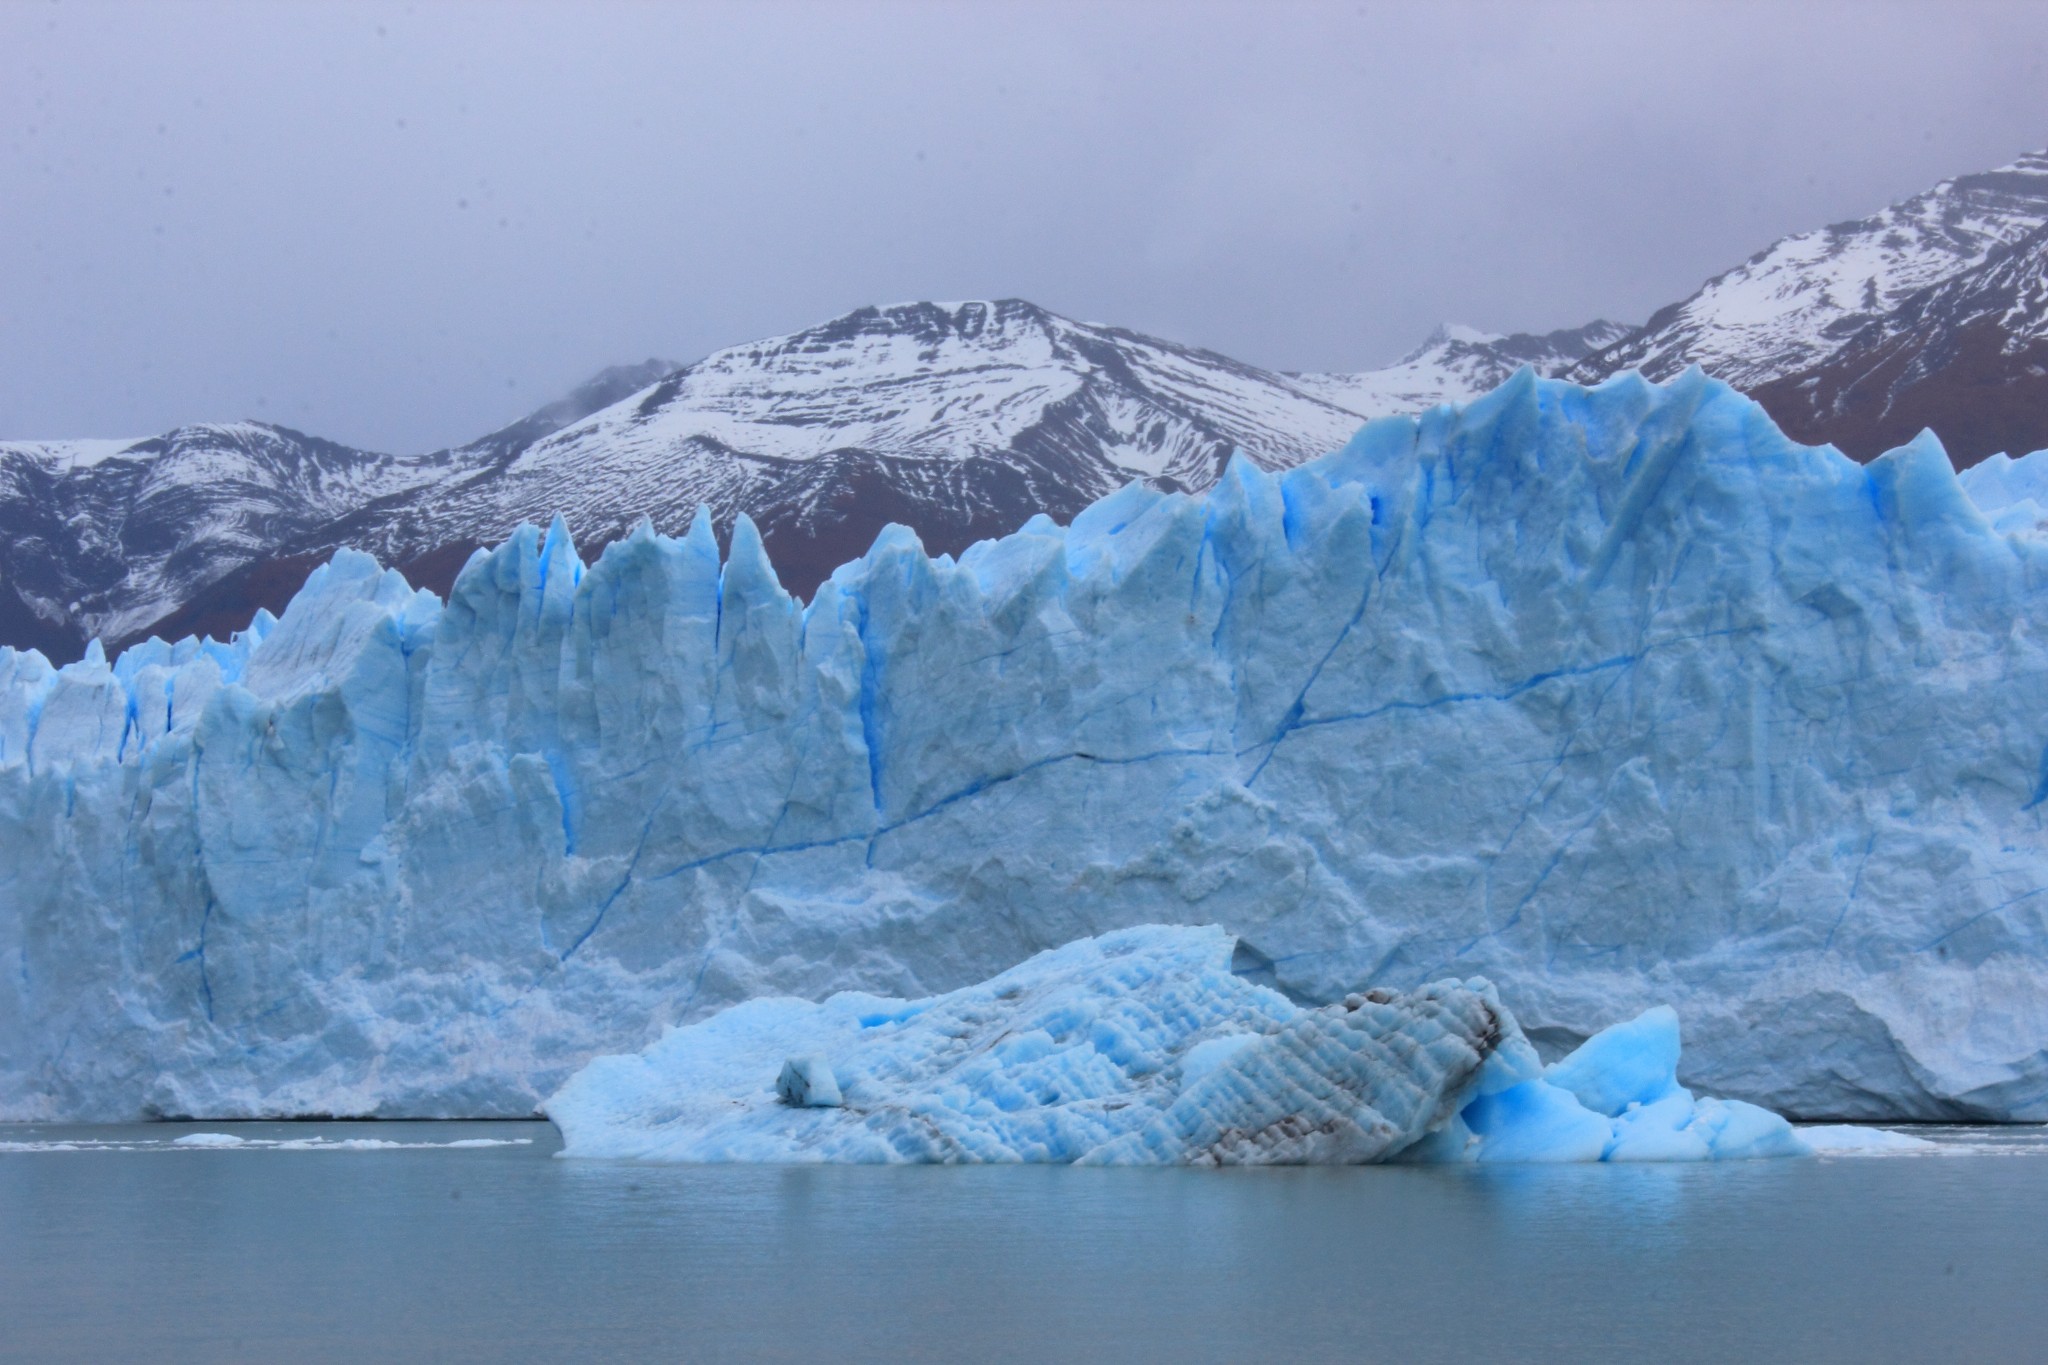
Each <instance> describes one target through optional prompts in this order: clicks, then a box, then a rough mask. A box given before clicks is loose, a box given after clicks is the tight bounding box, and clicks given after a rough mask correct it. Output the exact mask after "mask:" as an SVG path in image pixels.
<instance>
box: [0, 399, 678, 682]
mask: <svg viewBox="0 0 2048 1365" xmlns="http://www.w3.org/2000/svg"><path fill="white" fill-rule="evenodd" d="M674 368H675V367H674V366H673V365H672V364H670V363H669V362H667V361H647V362H645V363H644V364H642V365H637V366H619V367H616V368H614V369H611V370H607V371H605V372H604V373H602V374H600V375H598V376H597V377H595V378H594V379H592V380H591V381H589V382H588V383H586V384H584V385H583V386H582V387H580V388H578V389H577V390H576V391H575V392H573V393H571V394H570V395H568V396H567V397H565V398H563V399H561V400H559V401H557V402H555V403H552V404H550V405H549V406H547V407H545V408H542V409H541V410H540V411H538V412H536V413H534V414H532V415H531V416H529V417H527V418H526V419H524V420H523V421H521V422H518V423H515V424H513V425H512V426H510V427H506V428H505V429H503V430H502V431H497V432H493V433H492V434H491V435H489V436H486V437H483V438H482V439H480V440H478V441H474V442H471V443H470V444H469V445H467V446H464V447H462V448H461V449H460V450H458V451H437V452H434V453H432V454H428V455H416V456H394V455H382V454H377V453H374V452H371V451H364V450H356V449H354V448H352V447H349V446H344V445H338V444H336V443H335V442H332V441H323V440H320V439H318V438H317V437H312V436H307V435H305V434H304V433H302V432H297V431H293V430H291V429H290V428H288V427H279V426H272V425H269V424H266V423H260V422H230V423H207V424H200V425H195V426H188V427H180V428H178V429H177V430H175V431H171V432H168V433H166V434H164V435H162V436H158V437H153V438H149V439H144V440H135V441H105V440H86V441H27V442H5V443H0V643H6V644H13V645H17V646H23V647H35V648H39V649H42V650H43V651H44V652H45V653H46V654H48V655H50V656H51V657H52V658H57V659H60V660H61V659H70V658H76V657H77V656H78V655H79V654H80V653H81V652H82V651H83V649H84V646H85V642H86V641H87V640H88V639H90V638H93V637H94V636H99V637H102V638H104V639H105V640H106V641H107V642H108V643H109V644H112V645H114V646H116V647H117V648H118V647H119V646H121V645H123V644H126V643H128V642H131V641H133V640H135V639H137V638H139V637H140V636H141V635H142V634H143V633H145V632H146V631H148V630H150V629H152V628H154V629H156V630H158V631H159V633H166V634H173V635H175V634H182V633H188V632H190V631H193V630H199V631H212V632H214V633H217V634H220V635H222V636H223V637H224V636H225V635H227V634H228V633H229V632H231V631H233V630H239V629H241V628H242V627H243V626H245V625H247V624H248V621H249V619H250V617H251V615H252V614H253V613H254V612H255V611H256V610H257V609H258V608H259V607H264V606H269V607H272V608H279V607H282V606H283V604H284V603H285V602H286V601H289V600H290V598H291V595H292V594H293V593H294V592H296V591H297V590H298V587H299V584H300V583H301V582H303V581H304V579H305V575H306V571H307V570H308V569H310V568H311V567H312V566H313V564H314V563H317V562H318V561H319V560H320V559H322V558H324V557H325V556H326V555H327V554H329V553H332V551H333V550H334V549H336V548H338V547H339V546H341V545H344V544H349V543H352V542H351V541H350V540H349V538H348V536H347V533H346V530H345V528H346V526H347V525H348V519H349V518H351V517H359V516H360V515H361V514H362V513H363V511H364V509H366V508H378V507H389V506H393V505H394V504H395V503H397V502H403V501H405V500H406V499H408V498H410V499H411V500H412V502H415V503H420V502H423V503H431V502H432V500H433V499H434V497H435V496H436V494H437V492H438V490H440V489H441V488H443V487H445V486H446V484H447V481H448V480H449V479H450V478H451V477H460V476H465V475H466V476H468V477H471V478H474V477H477V476H478V475H479V474H480V473H487V472H488V471H489V470H490V469H491V468H492V467H493V465H494V463H497V464H502V462H503V461H504V460H505V459H507V458H509V457H510V456H511V455H513V454H516V453H517V452H518V451H519V450H523V449H524V448H525V447H526V446H527V445H529V444H531V443H532V442H533V441H535V440H537V439H539V438H540V437H542V436H546V435H548V434H550V433H552V432H554V431H557V430H559V429H560V428H561V427H563V426H565V425H567V424H568V423H570V422H573V421H576V420H579V419H581V418H582V417H584V416H586V415H587V414H589V413H590V412H592V411H595V410H596V409H597V408H600V407H603V406H605V405H606V404H608V403H611V402H614V401H616V400H617V399H619V398H621V397H624V396H625V395H626V394H629V393H631V392H633V391H634V390H636V389H639V388H643V387H645V386H646V385H647V384H649V383H651V382H653V380H654V379H656V378H658V377H660V375H662V374H666V373H668V372H669V371H671V370H672V369H674ZM408 505H410V504H408ZM379 548H382V547H379ZM10 589H11V591H9V590H10Z"/></svg>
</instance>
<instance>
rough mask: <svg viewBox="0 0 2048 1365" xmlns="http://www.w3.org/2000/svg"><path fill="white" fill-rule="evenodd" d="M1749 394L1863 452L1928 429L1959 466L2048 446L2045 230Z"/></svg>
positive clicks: (1793, 423) (1817, 436)
mask: <svg viewBox="0 0 2048 1365" xmlns="http://www.w3.org/2000/svg"><path fill="white" fill-rule="evenodd" d="M1750 396H1751V397H1753V398H1755V399H1756V400H1757V401H1758V402H1760V403H1762V404H1763V405H1764V407H1765V408H1766V409H1767V410H1768V411H1769V412H1770V414H1771V416H1772V417H1773V418H1775V419H1776V420H1777V422H1778V424H1779V425H1780V426H1782V427H1783V428H1784V429H1785V430H1786V432H1787V433H1789V434H1791V435H1793V436H1795V437H1797V438H1798V439H1800V440H1802V441H1808V442H1814V443H1818V442H1822V441H1827V442H1831V443H1833V444H1834V445H1837V446H1839V447H1841V449H1842V450H1843V452H1844V453H1846V454H1848V455H1850V456H1852V457H1854V458H1855V459H1858V460H1870V459H1874V458H1876V457H1877V456H1878V455H1881V454H1883V453H1884V452H1885V451H1887V450H1890V449H1891V448H1893V447H1894V446H1898V445H1902V444H1904V443H1905V442H1906V441H1909V440H1911V439H1912V438H1913V437H1914V436H1916V435H1918V434H1919V433H1920V432H1921V431H1922V430H1924V429H1932V430H1933V431H1934V432H1935V433H1936V434H1938V435H1939V436H1940V437H1941V440H1942V444H1943V446H1945V447H1946V448H1947V450H1948V453H1949V458H1950V459H1952V460H1953V461H1955V464H1956V467H1957V468H1959V469H1961V468H1967V467H1969V466H1970V465H1973V464H1975V463H1977V462H1978V461H1979V460H1982V459H1984V458H1985V457H1986V456H1989V455H1995V454H1998V453H2000V452H2005V453H2008V454H2012V455H2024V454H2026V453H2028V452H2030V451H2034V450H2040V449H2048V228H2044V229H2042V230H2040V231H2036V232H2034V233H2031V234H2029V235H2028V236H2026V237H2023V238H2021V239H2020V240H2019V241H2017V242H2014V243H2013V244H2012V245H2010V246H2008V247H2004V248H2002V249H2000V250H1999V251H1997V252H1994V253H1993V254H1992V255H1991V256H1990V257H1989V258H1988V259H1987V260H1986V261H1985V262H1984V263H1983V264H1982V265H1980V266H1978V267H1976V268H1975V269H1973V270H1970V271H1967V272H1965V273H1964V274H1961V275H1958V276H1956V277H1955V278H1953V279H1950V280H1947V281H1944V282H1943V283H1941V284H1938V285H1934V286H1931V287H1929V288H1926V289H1922V290H1919V291H1917V292H1915V293H1914V294H1912V295H1909V296H1908V297H1907V299H1906V300H1905V302H1903V303H1902V304H1900V306H1899V307H1898V308H1897V309H1895V310H1893V311H1892V312H1891V313H1888V314H1886V315H1884V316H1883V317H1880V318H1875V319H1872V320H1871V321H1870V322H1868V323H1865V324H1864V325H1863V326H1862V327H1860V328H1858V329H1857V330H1856V331H1855V332H1853V333H1851V334H1850V335H1849V336H1848V338H1847V339H1846V340H1845V341H1844V342H1843V344H1842V346H1841V349H1840V350H1839V351H1838V352H1837V353H1836V354H1835V355H1834V356H1832V357H1830V358H1829V360H1828V362H1827V363H1826V364H1824V365H1819V366H1815V367H1814V368H1812V369H1810V370H1807V371H1803V372H1799V373H1794V374H1790V375H1786V376H1785V377H1784V378H1782V379H1776V380H1772V381H1771V382H1769V383H1767V384H1762V385H1759V386H1757V387H1756V388H1754V389H1752V390H1751V391H1750Z"/></svg>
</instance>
